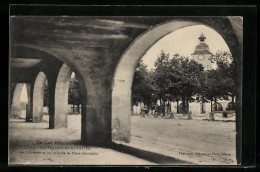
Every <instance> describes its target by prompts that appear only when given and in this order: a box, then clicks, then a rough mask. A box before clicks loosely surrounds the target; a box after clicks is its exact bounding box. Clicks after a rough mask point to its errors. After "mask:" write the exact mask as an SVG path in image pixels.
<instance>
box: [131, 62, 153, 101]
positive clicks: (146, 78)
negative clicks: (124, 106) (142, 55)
mask: <svg viewBox="0 0 260 172" xmlns="http://www.w3.org/2000/svg"><path fill="white" fill-rule="evenodd" d="M152 93H153V86H152V78H151V74H150V73H149V72H148V70H147V66H146V65H145V64H144V63H143V61H142V60H140V61H139V63H138V66H137V67H136V71H135V75H134V78H133V85H132V104H135V105H136V104H137V103H138V102H141V101H143V102H144V104H147V105H150V104H151V102H152Z"/></svg>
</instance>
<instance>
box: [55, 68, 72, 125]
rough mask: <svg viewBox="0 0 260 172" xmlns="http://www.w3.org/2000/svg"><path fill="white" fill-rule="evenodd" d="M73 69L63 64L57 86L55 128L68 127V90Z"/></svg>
mask: <svg viewBox="0 0 260 172" xmlns="http://www.w3.org/2000/svg"><path fill="white" fill-rule="evenodd" d="M71 73H72V69H71V68H70V67H69V66H67V65H66V64H65V63H64V64H63V65H62V67H61V69H60V71H59V74H58V78H57V82H56V86H55V111H54V128H61V127H65V128H66V127H67V117H68V116H67V115H68V108H67V107H68V92H69V85H70V78H71Z"/></svg>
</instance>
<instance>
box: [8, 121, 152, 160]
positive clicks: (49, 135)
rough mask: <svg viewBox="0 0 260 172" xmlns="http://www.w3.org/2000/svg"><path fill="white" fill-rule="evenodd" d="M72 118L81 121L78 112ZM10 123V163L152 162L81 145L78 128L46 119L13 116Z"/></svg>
mask: <svg viewBox="0 0 260 172" xmlns="http://www.w3.org/2000/svg"><path fill="white" fill-rule="evenodd" d="M74 118H75V119H77V121H78V122H80V116H76V117H74ZM70 121H72V120H70ZM74 122H75V121H74ZM77 126H78V125H77ZM79 126H80V125H79ZM9 127H10V129H9V138H10V139H9V162H10V163H11V164H34V165H37V164H41V165H43V164H45V165H46V164H50V165H61V164H66V165H142V164H145V165H154V164H155V163H152V162H149V161H146V160H143V159H140V158H137V157H135V156H132V155H128V154H124V153H121V152H118V151H115V150H111V149H105V148H100V147H87V146H84V145H80V143H79V140H80V130H79V129H78V128H74V129H73V128H69V129H55V130H51V129H48V124H47V122H44V123H38V124H37V123H34V124H33V123H26V122H24V120H14V119H13V120H11V121H10V125H9ZM68 152H69V153H70V154H68Z"/></svg>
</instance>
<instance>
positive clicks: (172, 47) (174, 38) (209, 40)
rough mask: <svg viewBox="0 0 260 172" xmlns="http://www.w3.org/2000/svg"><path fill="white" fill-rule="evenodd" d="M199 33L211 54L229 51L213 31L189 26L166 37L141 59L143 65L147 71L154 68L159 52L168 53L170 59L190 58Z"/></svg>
mask: <svg viewBox="0 0 260 172" xmlns="http://www.w3.org/2000/svg"><path fill="white" fill-rule="evenodd" d="M201 33H203V34H204V36H205V37H206V39H205V43H206V44H208V46H209V51H210V52H211V53H212V54H215V53H216V51H217V50H221V51H229V48H228V46H227V44H226V42H225V41H224V39H223V38H222V37H221V36H220V35H219V34H218V33H217V32H216V31H215V30H213V29H211V28H209V27H207V26H204V25H196V26H189V27H186V28H183V29H179V30H177V31H175V32H172V33H170V34H168V35H166V36H165V37H163V38H162V39H160V40H159V41H158V42H157V43H155V44H154V45H153V46H152V47H151V48H150V49H149V50H148V51H147V52H146V54H145V55H144V56H143V58H142V59H143V62H144V64H146V65H148V66H147V69H149V70H151V69H154V68H155V67H154V62H155V61H156V59H157V55H159V54H160V52H161V50H164V52H165V53H169V55H170V58H171V57H172V56H173V55H174V54H176V53H178V54H180V55H183V56H186V57H191V54H192V53H193V52H194V50H195V47H196V46H197V45H198V44H199V42H200V41H199V39H198V37H199V36H200V35H201Z"/></svg>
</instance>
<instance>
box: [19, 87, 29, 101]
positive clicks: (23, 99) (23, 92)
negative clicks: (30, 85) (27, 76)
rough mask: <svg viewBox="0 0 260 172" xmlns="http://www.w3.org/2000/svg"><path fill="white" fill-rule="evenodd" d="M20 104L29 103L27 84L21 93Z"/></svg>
mask: <svg viewBox="0 0 260 172" xmlns="http://www.w3.org/2000/svg"><path fill="white" fill-rule="evenodd" d="M20 102H28V96H27V89H26V85H25V84H23V88H22V91H21V96H20Z"/></svg>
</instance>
